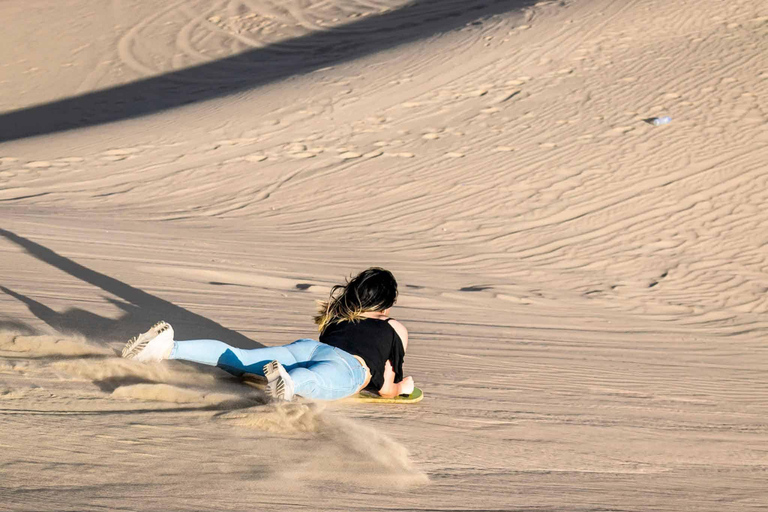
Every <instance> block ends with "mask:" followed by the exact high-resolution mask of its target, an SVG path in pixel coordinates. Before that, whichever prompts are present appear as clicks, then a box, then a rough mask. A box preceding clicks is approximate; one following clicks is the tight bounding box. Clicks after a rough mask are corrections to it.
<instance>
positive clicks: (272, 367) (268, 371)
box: [263, 361, 280, 383]
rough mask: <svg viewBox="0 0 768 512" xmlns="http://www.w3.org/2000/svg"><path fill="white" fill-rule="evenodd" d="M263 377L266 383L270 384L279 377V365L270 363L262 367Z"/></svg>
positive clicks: (273, 362)
mask: <svg viewBox="0 0 768 512" xmlns="http://www.w3.org/2000/svg"><path fill="white" fill-rule="evenodd" d="M263 370H264V376H265V377H266V378H267V383H270V382H272V381H273V380H275V379H277V378H278V377H279V376H280V363H278V362H277V361H272V362H271V363H267V364H265V365H264V368H263Z"/></svg>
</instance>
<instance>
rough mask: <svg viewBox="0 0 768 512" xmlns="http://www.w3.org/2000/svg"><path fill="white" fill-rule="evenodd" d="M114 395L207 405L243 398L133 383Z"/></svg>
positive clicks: (236, 400)
mask: <svg viewBox="0 0 768 512" xmlns="http://www.w3.org/2000/svg"><path fill="white" fill-rule="evenodd" d="M112 396H113V397H115V398H133V399H137V400H149V401H156V402H169V403H176V404H199V403H203V404H207V405H223V404H227V403H236V402H238V401H240V400H242V397H240V396H237V395H228V394H225V393H211V392H208V391H203V390H199V389H189V388H182V387H179V386H172V385H170V384H132V385H128V386H120V387H119V388H117V389H115V390H114V391H113V392H112Z"/></svg>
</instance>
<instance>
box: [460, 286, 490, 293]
mask: <svg viewBox="0 0 768 512" xmlns="http://www.w3.org/2000/svg"><path fill="white" fill-rule="evenodd" d="M492 288H493V286H490V285H484V284H478V285H473V286H465V287H463V288H459V291H460V292H482V291H483V290H490V289H492Z"/></svg>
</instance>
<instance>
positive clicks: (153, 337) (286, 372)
mask: <svg viewBox="0 0 768 512" xmlns="http://www.w3.org/2000/svg"><path fill="white" fill-rule="evenodd" d="M396 299H397V281H395V277H394V276H393V275H392V273H391V272H389V271H388V270H384V269H382V268H377V267H374V268H369V269H368V270H365V271H363V272H361V273H360V274H358V275H357V276H355V277H354V278H352V279H351V280H350V281H349V282H348V283H347V284H346V285H336V286H334V287H333V288H332V289H331V294H330V297H329V298H328V300H327V301H324V302H321V303H320V309H319V312H318V314H317V316H315V323H316V324H317V325H318V329H319V331H320V341H316V340H313V339H309V338H304V339H300V340H298V341H294V342H293V343H291V344H289V345H283V346H280V347H265V348H256V349H252V350H244V349H239V348H236V347H232V346H229V345H227V344H225V343H222V342H221V341H217V340H189V341H174V339H173V328H172V327H171V326H170V325H169V324H167V323H165V322H160V323H158V324H156V325H154V326H152V328H151V329H150V330H149V331H147V332H145V333H144V334H141V335H139V336H137V337H136V338H134V339H132V340H131V341H129V342H128V343H127V344H126V346H125V348H124V349H123V357H126V358H128V359H136V360H137V361H160V360H163V359H181V360H184V361H193V362H196V363H202V364H207V365H210V366H218V367H219V368H222V369H223V370H226V371H228V372H229V373H232V374H234V375H237V376H240V375H242V374H244V373H255V374H258V375H263V376H265V377H266V378H267V394H269V395H270V396H271V397H273V398H276V399H279V400H291V399H293V397H294V395H299V396H303V397H304V398H311V399H316V400H338V399H340V398H344V397H347V396H350V395H354V394H356V393H358V392H359V391H361V390H363V389H366V390H370V391H375V392H377V393H378V394H379V395H381V396H383V397H386V398H391V397H394V396H397V395H403V394H410V393H412V392H413V379H412V378H411V377H405V378H403V358H404V356H405V350H406V348H407V346H408V331H407V330H406V329H405V327H404V326H403V324H401V323H400V322H398V321H397V320H395V319H393V318H390V317H389V311H390V309H391V308H392V305H394V303H395V300H396Z"/></svg>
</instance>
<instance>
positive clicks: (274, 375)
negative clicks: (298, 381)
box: [262, 361, 293, 401]
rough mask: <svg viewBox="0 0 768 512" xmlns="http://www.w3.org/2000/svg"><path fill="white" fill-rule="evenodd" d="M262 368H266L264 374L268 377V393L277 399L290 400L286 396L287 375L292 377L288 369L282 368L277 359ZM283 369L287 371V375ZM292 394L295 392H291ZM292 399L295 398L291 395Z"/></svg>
mask: <svg viewBox="0 0 768 512" xmlns="http://www.w3.org/2000/svg"><path fill="white" fill-rule="evenodd" d="M262 369H263V370H264V376H265V377H266V378H267V389H266V393H267V395H268V396H269V397H271V398H274V399H277V400H285V401H289V400H288V399H286V398H285V395H286V389H287V384H286V383H285V377H286V376H287V377H288V378H290V376H289V375H288V371H287V370H286V369H285V368H281V366H280V363H279V362H277V361H272V362H270V363H267V364H265V365H264V368H262ZM281 369H282V371H283V372H285V376H283V374H282V373H281V371H280V370H281ZM273 384H274V386H273ZM291 395H293V393H291ZM291 399H293V396H291Z"/></svg>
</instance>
